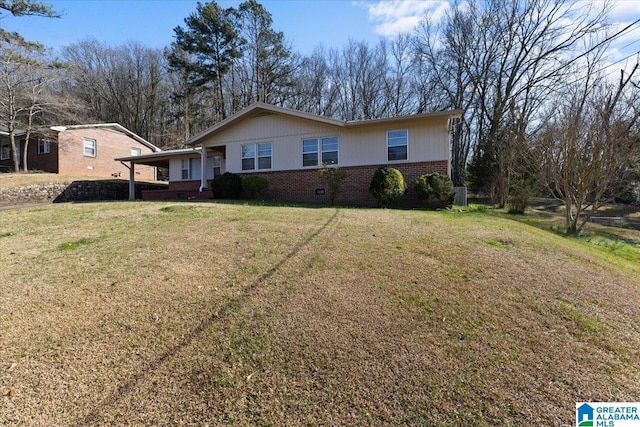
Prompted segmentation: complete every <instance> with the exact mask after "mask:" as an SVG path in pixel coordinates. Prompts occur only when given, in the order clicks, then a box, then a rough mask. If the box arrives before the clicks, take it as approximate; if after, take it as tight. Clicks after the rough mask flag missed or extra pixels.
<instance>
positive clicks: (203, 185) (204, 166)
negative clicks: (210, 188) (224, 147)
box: [199, 147, 207, 193]
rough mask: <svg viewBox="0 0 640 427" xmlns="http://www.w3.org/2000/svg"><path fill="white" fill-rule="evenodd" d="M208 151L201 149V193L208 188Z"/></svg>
mask: <svg viewBox="0 0 640 427" xmlns="http://www.w3.org/2000/svg"><path fill="white" fill-rule="evenodd" d="M206 171H207V149H206V148H204V147H202V148H201V149H200V189H199V191H200V193H202V192H203V191H204V190H205V189H206V188H207V173H206Z"/></svg>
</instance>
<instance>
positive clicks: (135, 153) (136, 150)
mask: <svg viewBox="0 0 640 427" xmlns="http://www.w3.org/2000/svg"><path fill="white" fill-rule="evenodd" d="M140 154H142V151H141V150H140V149H139V148H135V147H131V155H132V156H139V155H140Z"/></svg>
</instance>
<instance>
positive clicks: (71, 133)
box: [51, 128, 155, 180]
mask: <svg viewBox="0 0 640 427" xmlns="http://www.w3.org/2000/svg"><path fill="white" fill-rule="evenodd" d="M85 138H90V139H94V140H95V141H96V156H95V157H91V156H85V155H84V139H85ZM133 147H135V148H140V152H141V154H149V153H151V152H152V151H151V149H150V148H149V147H147V146H145V145H143V144H141V143H139V142H137V141H135V140H134V139H132V138H130V137H128V136H127V135H125V134H123V133H121V132H118V131H116V130H112V129H108V128H86V129H67V130H66V131H64V132H60V133H59V134H58V150H59V169H58V170H59V173H60V174H64V175H80V176H99V177H109V176H116V177H120V178H125V179H126V178H128V177H129V169H128V168H127V167H125V166H124V165H123V164H121V163H120V162H116V161H115V160H113V159H116V158H118V157H129V156H130V155H131V148H133ZM51 148H52V149H53V145H52V147H51ZM154 170H155V168H153V167H152V166H143V165H136V167H135V172H136V176H135V178H136V179H141V180H153V179H155V173H154Z"/></svg>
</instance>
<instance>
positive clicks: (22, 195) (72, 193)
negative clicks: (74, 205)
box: [0, 180, 167, 205]
mask: <svg viewBox="0 0 640 427" xmlns="http://www.w3.org/2000/svg"><path fill="white" fill-rule="evenodd" d="M163 188H167V187H166V185H163V184H151V183H136V198H137V199H139V198H141V194H142V190H158V189H163ZM128 198H129V181H126V180H97V181H89V180H87V181H84V180H83V181H69V182H48V183H42V184H32V185H26V186H23V187H13V188H7V189H0V203H1V204H3V205H12V204H20V203H42V202H53V203H61V202H85V201H92V200H127V199H128Z"/></svg>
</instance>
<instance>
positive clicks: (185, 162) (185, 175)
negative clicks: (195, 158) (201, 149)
mask: <svg viewBox="0 0 640 427" xmlns="http://www.w3.org/2000/svg"><path fill="white" fill-rule="evenodd" d="M181 170H182V175H181V177H182V179H189V159H182V166H181Z"/></svg>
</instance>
